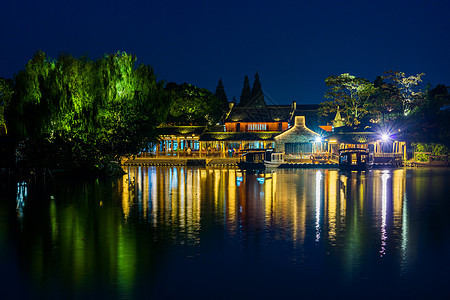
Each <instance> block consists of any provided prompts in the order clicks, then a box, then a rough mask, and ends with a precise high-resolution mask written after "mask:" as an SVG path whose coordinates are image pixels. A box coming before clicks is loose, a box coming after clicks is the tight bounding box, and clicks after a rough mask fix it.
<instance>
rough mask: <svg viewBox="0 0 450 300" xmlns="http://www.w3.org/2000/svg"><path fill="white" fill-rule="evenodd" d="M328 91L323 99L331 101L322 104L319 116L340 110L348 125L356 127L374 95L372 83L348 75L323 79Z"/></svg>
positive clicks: (365, 113)
mask: <svg viewBox="0 0 450 300" xmlns="http://www.w3.org/2000/svg"><path fill="white" fill-rule="evenodd" d="M325 83H326V85H327V87H328V91H327V92H326V93H325V98H328V99H332V100H330V101H326V102H323V103H322V104H321V106H320V109H319V111H320V114H321V115H324V116H326V115H328V114H331V113H334V112H336V111H337V109H338V108H340V109H342V111H343V113H344V114H345V121H346V123H347V124H348V125H353V124H354V125H358V124H359V123H360V122H361V119H362V118H363V117H364V116H365V115H367V114H368V112H369V110H370V105H371V101H369V100H370V97H371V96H372V95H373V94H374V93H375V87H374V85H373V83H371V82H369V81H368V80H367V79H364V78H359V77H356V76H353V75H350V74H348V73H345V74H341V75H333V76H329V77H327V78H326V79H325Z"/></svg>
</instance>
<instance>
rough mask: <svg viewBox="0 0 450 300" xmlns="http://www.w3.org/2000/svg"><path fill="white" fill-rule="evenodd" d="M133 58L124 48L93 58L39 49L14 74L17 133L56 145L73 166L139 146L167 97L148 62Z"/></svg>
mask: <svg viewBox="0 0 450 300" xmlns="http://www.w3.org/2000/svg"><path fill="white" fill-rule="evenodd" d="M135 62H136V57H134V56H132V55H130V54H127V53H125V52H118V53H116V54H111V55H105V56H104V57H103V58H101V59H98V60H96V61H91V60H89V59H87V58H81V59H76V58H74V57H72V56H70V55H67V54H63V55H61V56H60V57H59V58H58V59H57V60H51V59H49V58H47V56H46V54H45V53H44V52H37V53H36V54H35V55H34V57H33V58H32V59H31V60H30V61H29V62H28V63H27V64H26V66H25V69H24V70H22V71H20V72H19V73H18V74H17V75H16V77H15V89H14V90H15V95H14V98H13V103H12V105H11V106H12V109H11V112H10V120H11V123H12V124H13V125H14V126H13V128H14V131H15V134H17V135H19V136H22V137H27V138H30V139H31V140H33V141H34V142H33V143H36V141H40V142H38V143H42V141H45V142H48V143H50V144H52V147H55V145H56V144H57V145H59V146H58V147H59V149H60V150H61V149H64V151H65V155H66V156H69V157H70V158H69V160H71V161H72V162H73V163H74V164H75V165H77V166H85V165H94V166H97V167H98V168H101V167H102V166H104V165H105V164H106V163H108V162H109V161H111V160H117V159H118V158H119V157H121V156H124V155H130V154H134V153H137V152H139V151H140V150H141V149H142V148H144V147H146V146H147V144H148V143H149V142H150V141H154V140H155V137H156V136H155V131H154V129H155V127H156V126H157V125H158V124H159V123H161V122H162V121H164V119H165V116H166V115H167V110H168V101H167V97H166V94H165V91H164V88H163V85H164V83H163V82H161V81H157V80H156V76H155V75H154V73H153V70H152V68H150V67H149V66H146V65H139V66H137V67H136V65H135ZM45 142H44V143H45ZM58 147H56V148H58ZM66 158H67V157H66Z"/></svg>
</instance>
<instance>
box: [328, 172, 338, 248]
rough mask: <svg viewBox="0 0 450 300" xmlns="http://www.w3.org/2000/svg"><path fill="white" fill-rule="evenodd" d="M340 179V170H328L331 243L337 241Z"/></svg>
mask: <svg viewBox="0 0 450 300" xmlns="http://www.w3.org/2000/svg"><path fill="white" fill-rule="evenodd" d="M337 181H338V172H337V171H329V172H328V181H327V183H328V184H327V186H328V189H327V196H328V197H327V199H328V205H327V214H328V217H327V219H328V239H329V240H330V243H331V244H335V243H336V230H337V217H338V213H339V211H338V205H337V197H338V195H339V193H338V192H339V190H338V188H337Z"/></svg>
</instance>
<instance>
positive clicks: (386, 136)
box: [381, 134, 389, 142]
mask: <svg viewBox="0 0 450 300" xmlns="http://www.w3.org/2000/svg"><path fill="white" fill-rule="evenodd" d="M381 139H382V140H383V142H387V140H389V135H388V134H383V135H382V136H381Z"/></svg>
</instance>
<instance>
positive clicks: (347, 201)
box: [0, 167, 450, 299]
mask: <svg viewBox="0 0 450 300" xmlns="http://www.w3.org/2000/svg"><path fill="white" fill-rule="evenodd" d="M0 195H1V196H0V263H1V266H2V268H1V270H2V271H1V272H2V274H1V276H2V279H1V288H2V290H1V292H0V293H1V295H2V296H6V297H15V298H62V297H64V298H67V297H69V298H81V297H83V298H98V297H108V298H153V299H159V298H164V299H171V298H184V299H217V298H234V299H237V298H245V297H247V298H250V299H255V298H274V297H277V298H285V297H288V296H290V297H295V298H313V297H314V298H325V297H338V296H339V297H342V296H345V297H347V298H360V297H366V298H379V299H382V298H393V297H394V296H395V297H396V298H424V297H426V298H429V299H430V298H434V299H436V298H437V299H446V298H447V299H448V298H449V297H450V286H449V282H450V275H449V268H450V170H449V169H438V168H436V169H398V170H373V171H369V172H339V171H337V170H314V169H296V170H279V171H276V172H274V173H267V174H260V175H254V174H245V173H242V172H240V171H239V170H236V169H214V168H206V169H197V168H186V167H141V168H139V167H136V168H130V169H128V174H127V175H125V176H123V178H120V179H118V180H106V179H101V180H100V179H98V180H85V181H83V180H81V179H79V178H78V179H77V180H67V179H66V180H63V179H58V180H55V181H52V180H50V179H47V184H46V185H45V187H44V186H43V185H42V184H39V185H36V184H33V183H25V182H19V183H17V182H12V181H11V180H3V181H2V182H1V194H0ZM2 298H3V297H2Z"/></svg>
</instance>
